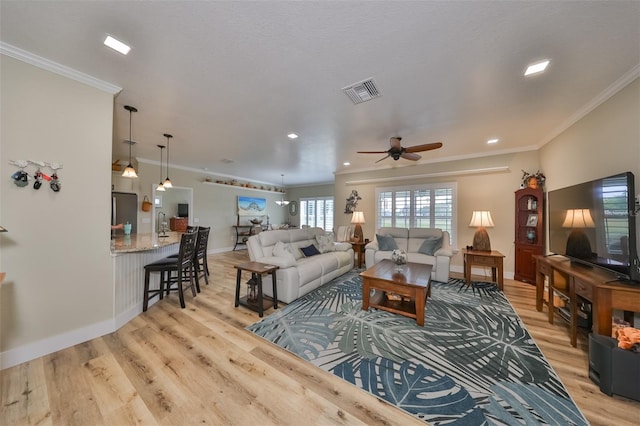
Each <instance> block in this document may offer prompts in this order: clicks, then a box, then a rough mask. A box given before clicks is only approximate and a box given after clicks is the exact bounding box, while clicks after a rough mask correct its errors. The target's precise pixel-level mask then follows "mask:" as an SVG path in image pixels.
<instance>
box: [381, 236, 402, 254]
mask: <svg viewBox="0 0 640 426" xmlns="http://www.w3.org/2000/svg"><path fill="white" fill-rule="evenodd" d="M376 240H378V249H379V250H381V251H392V250H395V249H397V248H398V245H397V244H396V240H394V239H393V237H392V236H391V235H380V234H376Z"/></svg>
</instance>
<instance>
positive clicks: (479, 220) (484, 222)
mask: <svg viewBox="0 0 640 426" xmlns="http://www.w3.org/2000/svg"><path fill="white" fill-rule="evenodd" d="M469 226H470V227H474V228H478V229H477V230H476V233H475V234H474V235H473V250H478V251H491V241H489V233H488V232H487V229H486V228H493V227H494V226H495V225H494V224H493V219H491V212H490V211H486V210H477V211H474V212H473V215H472V216H471V222H470V223H469Z"/></svg>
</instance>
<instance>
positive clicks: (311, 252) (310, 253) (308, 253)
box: [300, 244, 320, 257]
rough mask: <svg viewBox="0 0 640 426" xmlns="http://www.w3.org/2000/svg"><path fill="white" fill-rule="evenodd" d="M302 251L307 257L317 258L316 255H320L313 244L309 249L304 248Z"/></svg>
mask: <svg viewBox="0 0 640 426" xmlns="http://www.w3.org/2000/svg"><path fill="white" fill-rule="evenodd" d="M300 250H302V253H304V255H305V257H311V256H315V255H316V254H320V252H319V251H318V249H317V248H316V246H314V245H313V244H311V245H310V246H309V247H303V248H301V249H300Z"/></svg>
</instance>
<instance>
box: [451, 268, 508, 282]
mask: <svg viewBox="0 0 640 426" xmlns="http://www.w3.org/2000/svg"><path fill="white" fill-rule="evenodd" d="M449 270H450V271H451V272H457V273H460V274H463V275H464V267H462V266H459V265H451V267H450V268H449ZM487 272H488V273H489V275H487ZM503 274H504V277H505V278H506V279H509V280H512V279H513V277H514V272H513V271H504V272H503ZM471 275H478V276H485V277H486V278H487V279H490V278H491V269H490V268H489V267H487V268H474V267H473V266H472V267H471Z"/></svg>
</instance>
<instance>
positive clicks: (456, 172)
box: [344, 166, 509, 185]
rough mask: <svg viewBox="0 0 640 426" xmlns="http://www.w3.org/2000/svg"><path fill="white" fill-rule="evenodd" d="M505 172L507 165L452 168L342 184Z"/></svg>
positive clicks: (350, 182)
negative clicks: (450, 169)
mask: <svg viewBox="0 0 640 426" xmlns="http://www.w3.org/2000/svg"><path fill="white" fill-rule="evenodd" d="M506 172H509V166H498V167H487V168H484V169H467V170H452V171H450V172H438V173H425V174H421V175H406V176H395V177H385V178H377V179H360V180H349V181H346V182H345V183H344V184H345V185H360V184H365V183H381V182H396V181H402V180H414V179H424V178H434V177H444V176H462V175H477V174H485V173H506Z"/></svg>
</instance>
